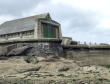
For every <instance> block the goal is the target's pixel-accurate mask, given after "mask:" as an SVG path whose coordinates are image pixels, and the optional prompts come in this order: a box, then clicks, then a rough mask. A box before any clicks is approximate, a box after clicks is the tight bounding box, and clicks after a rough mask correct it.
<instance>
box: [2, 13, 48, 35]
mask: <svg viewBox="0 0 110 84" xmlns="http://www.w3.org/2000/svg"><path fill="white" fill-rule="evenodd" d="M48 15H49V13H45V14H40V15H35V16H30V17H26V18H21V19H16V20H12V21H7V22H5V23H3V24H1V25H0V35H3V34H9V33H16V32H21V31H28V30H33V29H34V27H35V24H36V22H35V20H37V19H40V18H46V17H47V16H48Z"/></svg>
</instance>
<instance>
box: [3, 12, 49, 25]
mask: <svg viewBox="0 0 110 84" xmlns="http://www.w3.org/2000/svg"><path fill="white" fill-rule="evenodd" d="M41 15H46V16H47V15H50V14H49V13H42V14H36V15H31V16H27V17H21V18H16V19H13V20H9V21H6V22H11V21H16V20H21V19H27V18H32V17H36V16H41ZM6 22H4V23H6ZM4 23H2V24H4Z"/></svg>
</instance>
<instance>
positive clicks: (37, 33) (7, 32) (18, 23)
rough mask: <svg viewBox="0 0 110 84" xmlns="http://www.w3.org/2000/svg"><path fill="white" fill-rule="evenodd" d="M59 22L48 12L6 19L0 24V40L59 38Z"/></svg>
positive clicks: (60, 35)
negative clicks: (10, 19)
mask: <svg viewBox="0 0 110 84" xmlns="http://www.w3.org/2000/svg"><path fill="white" fill-rule="evenodd" d="M61 37H62V34H61V28H60V24H59V23H58V22H56V21H54V20H52V19H51V17H50V14H49V13H46V14H40V15H35V16H30V17H26V18H21V19H16V20H12V21H7V22H5V23H3V24H1V25H0V41H6V40H18V39H60V38H61Z"/></svg>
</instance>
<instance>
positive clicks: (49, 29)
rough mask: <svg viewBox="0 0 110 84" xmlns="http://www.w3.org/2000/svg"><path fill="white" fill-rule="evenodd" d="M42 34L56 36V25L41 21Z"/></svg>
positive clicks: (47, 36)
mask: <svg viewBox="0 0 110 84" xmlns="http://www.w3.org/2000/svg"><path fill="white" fill-rule="evenodd" d="M42 25H43V36H44V38H56V37H57V36H58V35H56V34H58V27H57V26H54V25H51V24H46V23H43V24H42Z"/></svg>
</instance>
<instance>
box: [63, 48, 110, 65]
mask: <svg viewBox="0 0 110 84" xmlns="http://www.w3.org/2000/svg"><path fill="white" fill-rule="evenodd" d="M65 56H66V57H68V58H70V59H74V60H76V61H77V62H78V63H79V64H81V65H91V64H93V65H94V64H95V65H110V50H100V49H99V50H80V49H79V50H65Z"/></svg>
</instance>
